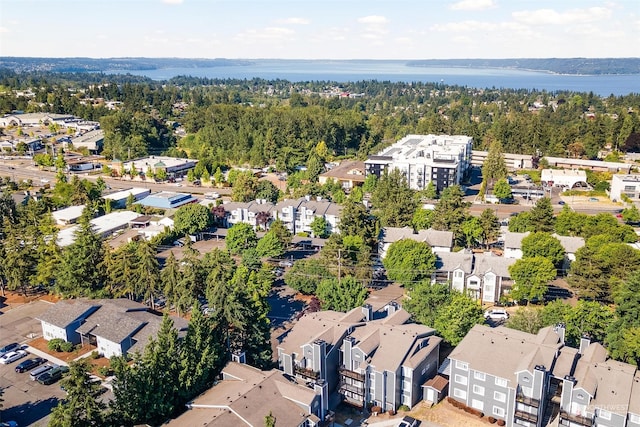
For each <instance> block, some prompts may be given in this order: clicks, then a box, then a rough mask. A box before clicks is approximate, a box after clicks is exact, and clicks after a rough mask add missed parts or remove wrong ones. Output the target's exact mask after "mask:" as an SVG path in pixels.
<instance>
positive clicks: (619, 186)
mask: <svg viewBox="0 0 640 427" xmlns="http://www.w3.org/2000/svg"><path fill="white" fill-rule="evenodd" d="M623 195H624V196H626V197H628V198H629V199H631V200H632V201H634V202H637V201H640V175H613V176H612V177H611V191H610V192H609V198H610V199H611V200H613V201H616V202H619V201H621V200H622V196H623Z"/></svg>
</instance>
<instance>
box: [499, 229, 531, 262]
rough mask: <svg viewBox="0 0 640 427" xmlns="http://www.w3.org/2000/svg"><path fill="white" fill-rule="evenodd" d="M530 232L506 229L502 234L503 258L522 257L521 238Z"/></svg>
mask: <svg viewBox="0 0 640 427" xmlns="http://www.w3.org/2000/svg"><path fill="white" fill-rule="evenodd" d="M529 234H530V232H528V231H527V232H525V233H515V232H512V231H508V232H506V233H505V234H504V253H503V255H504V257H505V258H514V259H521V258H522V239H524V238H525V237H527V236H528V235H529Z"/></svg>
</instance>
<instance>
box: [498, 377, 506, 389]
mask: <svg viewBox="0 0 640 427" xmlns="http://www.w3.org/2000/svg"><path fill="white" fill-rule="evenodd" d="M496 385H499V386H500V387H506V386H507V380H505V379H504V378H496Z"/></svg>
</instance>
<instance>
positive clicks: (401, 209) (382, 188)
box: [371, 169, 417, 227]
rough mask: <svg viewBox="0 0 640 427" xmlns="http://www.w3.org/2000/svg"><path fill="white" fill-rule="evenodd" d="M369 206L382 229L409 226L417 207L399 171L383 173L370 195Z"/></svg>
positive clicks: (405, 180) (411, 191)
mask: <svg viewBox="0 0 640 427" xmlns="http://www.w3.org/2000/svg"><path fill="white" fill-rule="evenodd" d="M371 205H372V206H373V212H374V213H375V215H376V216H377V217H378V218H379V219H380V223H381V224H382V225H383V226H384V227H405V226H409V225H411V219H412V218H413V212H414V211H415V209H416V207H417V203H416V200H415V198H414V192H413V190H411V189H410V188H409V184H408V183H407V179H406V178H405V176H404V175H403V174H402V172H400V170H399V169H394V170H392V171H391V172H388V173H387V171H385V173H384V174H383V175H382V177H381V178H380V180H379V181H378V183H377V185H376V188H375V190H374V191H373V193H372V194H371Z"/></svg>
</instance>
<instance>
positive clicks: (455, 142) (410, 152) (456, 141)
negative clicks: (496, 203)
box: [364, 135, 473, 191]
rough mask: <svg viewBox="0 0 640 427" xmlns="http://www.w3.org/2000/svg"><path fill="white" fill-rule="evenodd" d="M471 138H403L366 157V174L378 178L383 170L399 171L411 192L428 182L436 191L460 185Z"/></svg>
mask: <svg viewBox="0 0 640 427" xmlns="http://www.w3.org/2000/svg"><path fill="white" fill-rule="evenodd" d="M472 145H473V138H471V137H470V136H463V135H407V136H405V137H404V138H402V139H401V140H400V141H398V142H396V143H395V144H393V145H391V146H390V147H388V148H386V149H385V150H383V151H381V152H380V153H378V154H376V155H373V156H369V158H368V159H367V160H366V161H365V162H364V163H365V169H366V174H367V175H370V174H374V175H376V176H378V177H380V176H381V175H382V174H383V172H384V171H385V170H388V171H391V170H393V169H399V170H400V171H401V172H402V173H403V174H405V176H406V178H407V182H408V183H409V187H410V188H412V189H414V190H422V189H424V188H426V186H427V184H428V183H429V182H431V181H433V183H434V184H435V186H436V189H437V190H438V191H442V190H443V189H445V188H447V187H449V186H451V185H456V184H460V183H461V182H462V179H463V178H464V176H465V174H466V173H467V171H468V170H469V168H470V167H471V148H472Z"/></svg>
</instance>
